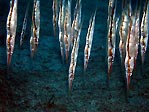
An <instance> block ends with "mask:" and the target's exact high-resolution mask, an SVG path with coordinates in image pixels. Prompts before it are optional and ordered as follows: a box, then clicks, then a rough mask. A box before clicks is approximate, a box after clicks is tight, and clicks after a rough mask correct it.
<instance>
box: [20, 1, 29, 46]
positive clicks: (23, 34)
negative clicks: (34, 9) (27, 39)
mask: <svg viewBox="0 0 149 112" xmlns="http://www.w3.org/2000/svg"><path fill="white" fill-rule="evenodd" d="M29 5H30V3H28V5H27V8H26V12H25V17H24V21H23V27H22V32H21V37H20V46H22V44H23V40H24V36H25V31H26V26H27V17H28V10H29Z"/></svg>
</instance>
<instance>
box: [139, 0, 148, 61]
mask: <svg viewBox="0 0 149 112" xmlns="http://www.w3.org/2000/svg"><path fill="white" fill-rule="evenodd" d="M148 28H149V1H148V0H147V2H146V5H145V8H144V13H143V17H142V22H141V38H140V46H141V57H142V64H143V63H144V58H145V53H146V50H147V45H148V36H149V34H148V33H149V32H148Z"/></svg>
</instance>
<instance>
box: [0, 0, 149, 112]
mask: <svg viewBox="0 0 149 112" xmlns="http://www.w3.org/2000/svg"><path fill="white" fill-rule="evenodd" d="M9 2H10V1H9V0H0V112H148V111H149V47H148V48H147V52H146V57H145V64H144V73H143V74H141V66H140V65H141V58H140V57H139V58H138V60H137V69H136V70H135V72H134V74H133V75H132V77H131V87H130V93H129V96H128V97H129V99H128V100H129V101H128V102H127V101H126V92H125V81H124V77H125V72H124V71H121V63H120V56H119V49H118V44H117V47H116V56H115V62H114V65H113V70H112V74H111V78H110V82H109V83H110V85H109V87H107V84H106V83H107V82H106V81H107V68H106V67H107V63H106V58H105V57H106V55H107V53H106V46H107V45H106V41H107V17H108V0H82V18H83V25H82V31H81V36H80V47H79V54H78V59H77V67H76V71H75V79H74V81H73V89H72V93H71V94H69V93H68V70H69V63H68V64H66V63H65V64H63V63H62V61H61V54H60V47H59V39H58V29H57V35H56V37H54V36H53V35H54V34H53V23H52V16H53V13H52V2H53V1H52V0H40V15H41V26H40V38H39V46H38V50H37V52H36V54H35V56H34V57H33V58H31V56H30V45H29V40H30V35H31V34H30V33H31V16H32V9H33V7H32V6H33V1H32V0H31V4H30V8H29V16H28V23H27V31H26V33H25V40H24V43H23V45H22V47H20V45H19V39H20V34H21V30H22V24H23V19H24V15H25V11H26V7H27V4H28V2H29V1H28V0H18V22H17V24H18V25H17V34H16V42H15V49H14V54H13V56H12V62H11V65H10V70H9V71H7V59H6V58H7V56H6V21H7V16H8V12H9ZM141 3H142V4H141V5H144V3H145V2H144V1H143V0H142V2H141ZM75 4H76V1H75V0H72V15H73V11H74V7H75ZM121 4H122V3H121V0H118V1H117V14H116V15H117V17H119V16H120V15H121ZM133 7H135V0H132V8H133ZM96 8H97V14H96V22H95V30H94V31H95V32H94V37H93V44H92V50H91V56H90V60H89V64H88V68H87V71H86V72H85V73H83V64H84V62H83V60H84V46H85V38H86V34H87V29H88V25H89V20H90V17H91V15H92V14H93V13H94V11H95V10H96ZM118 41H119V34H118V33H117V42H118ZM139 55H140V54H139Z"/></svg>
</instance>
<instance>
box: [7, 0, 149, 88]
mask: <svg viewBox="0 0 149 112" xmlns="http://www.w3.org/2000/svg"><path fill="white" fill-rule="evenodd" d="M122 1H123V2H122V14H121V16H120V17H116V10H117V0H109V4H108V8H107V9H108V16H107V28H108V32H107V51H105V52H107V58H106V59H107V65H108V66H107V77H108V80H110V75H111V72H112V65H113V63H114V58H115V50H116V38H117V36H116V34H117V32H118V33H119V37H120V39H119V43H118V44H119V52H120V58H121V65H122V67H121V68H122V69H125V74H126V82H127V83H126V84H127V85H126V87H127V90H129V88H130V87H129V86H130V79H131V76H132V74H133V71H134V69H135V68H136V60H137V57H138V52H140V54H141V60H142V66H143V64H144V61H145V53H146V50H147V44H148V36H149V35H148V33H149V32H148V31H149V30H148V28H149V0H146V1H145V4H144V6H143V11H142V12H141V10H140V9H141V5H140V1H141V0H137V2H136V6H135V10H134V11H132V8H131V2H130V1H129V0H128V1H127V0H122ZM72 2H73V1H72V0H53V6H52V8H51V9H52V11H53V32H54V37H56V33H57V29H58V37H59V47H60V53H61V58H62V63H67V64H68V63H69V64H70V66H69V73H68V84H69V90H72V85H73V80H74V77H75V68H76V65H77V57H78V51H79V41H80V34H81V29H82V26H83V19H82V2H81V0H77V1H76V5H75V8H74V14H73V18H72V13H71V10H72V7H71V5H72ZM29 4H30V3H28V6H27V8H26V13H25V16H24V21H23V28H22V32H21V35H20V46H21V45H22V44H23V41H24V34H25V32H26V25H27V18H28V10H29ZM17 7H18V0H11V1H10V10H9V14H8V17H7V26H6V30H7V38H6V47H7V49H6V50H7V66H8V67H9V66H10V63H11V59H12V55H13V52H14V47H15V37H16V29H17V15H18V14H17ZM97 8H98V7H97ZM97 8H96V9H95V10H94V12H93V13H92V16H91V17H90V21H89V25H88V31H87V34H86V43H85V48H84V72H85V71H86V69H87V66H88V64H89V58H90V54H91V48H92V40H93V36H94V28H95V25H96V13H98V11H97ZM141 13H142V14H143V16H142V17H141V16H140V15H141ZM39 34H40V0H34V2H33V10H32V24H31V37H30V53H31V57H33V56H34V54H35V53H36V51H37V49H38V44H39ZM139 50H140V51H139ZM69 59H70V61H69Z"/></svg>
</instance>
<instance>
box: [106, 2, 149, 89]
mask: <svg viewBox="0 0 149 112" xmlns="http://www.w3.org/2000/svg"><path fill="white" fill-rule="evenodd" d="M116 3H117V0H109V7H108V21H107V24H108V78H110V74H111V71H112V64H113V62H114V57H115V46H116V32H117V29H118V26H119V36H120V41H119V52H120V57H121V64H122V66H123V65H124V66H125V74H126V82H127V90H129V88H130V79H131V76H132V74H133V71H134V69H135V68H136V60H137V57H138V51H139V46H140V52H141V53H140V54H141V58H142V59H141V60H142V65H143V64H144V58H145V53H146V50H147V44H148V36H149V35H148V33H149V32H148V31H149V0H146V2H145V4H144V8H143V17H142V21H141V20H140V15H141V1H139V0H138V1H137V2H136V8H135V11H134V13H133V12H132V8H131V1H130V0H128V1H127V0H123V3H122V15H121V21H120V22H119V18H116V16H115V15H116ZM118 23H119V24H118Z"/></svg>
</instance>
